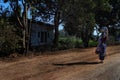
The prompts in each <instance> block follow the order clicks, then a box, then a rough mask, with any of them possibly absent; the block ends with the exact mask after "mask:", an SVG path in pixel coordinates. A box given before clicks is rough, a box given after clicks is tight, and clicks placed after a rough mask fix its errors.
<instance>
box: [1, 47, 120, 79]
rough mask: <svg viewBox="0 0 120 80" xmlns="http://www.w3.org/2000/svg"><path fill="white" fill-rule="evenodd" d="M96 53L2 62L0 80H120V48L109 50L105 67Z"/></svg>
mask: <svg viewBox="0 0 120 80" xmlns="http://www.w3.org/2000/svg"><path fill="white" fill-rule="evenodd" d="M94 50H95V48H88V49H72V50H66V51H59V52H55V53H52V55H40V56H37V57H31V58H22V59H21V60H18V61H14V62H3V61H0V80H120V46H110V47H108V48H107V56H106V59H105V61H104V63H103V64H101V63H99V62H98V56H97V55H96V54H95V53H94Z"/></svg>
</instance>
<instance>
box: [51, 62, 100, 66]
mask: <svg viewBox="0 0 120 80" xmlns="http://www.w3.org/2000/svg"><path fill="white" fill-rule="evenodd" d="M96 64H100V62H72V63H53V65H54V66H72V65H96Z"/></svg>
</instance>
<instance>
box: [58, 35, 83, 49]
mask: <svg viewBox="0 0 120 80" xmlns="http://www.w3.org/2000/svg"><path fill="white" fill-rule="evenodd" d="M81 44H82V42H81V40H80V39H79V38H76V37H61V38H60V39H59V46H58V49H60V50H64V49H70V48H78V47H80V46H81Z"/></svg>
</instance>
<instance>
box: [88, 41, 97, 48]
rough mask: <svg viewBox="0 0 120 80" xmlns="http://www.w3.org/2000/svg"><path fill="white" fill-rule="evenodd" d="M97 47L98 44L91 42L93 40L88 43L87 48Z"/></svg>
mask: <svg viewBox="0 0 120 80" xmlns="http://www.w3.org/2000/svg"><path fill="white" fill-rule="evenodd" d="M97 45H98V42H96V41H93V40H90V41H89V47H95V46H97Z"/></svg>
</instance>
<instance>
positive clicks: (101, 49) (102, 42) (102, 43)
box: [96, 27, 108, 63]
mask: <svg viewBox="0 0 120 80" xmlns="http://www.w3.org/2000/svg"><path fill="white" fill-rule="evenodd" d="M107 39H108V28H107V27H102V29H101V36H100V37H99V40H98V46H97V49H96V53H98V54H99V60H100V62H101V63H103V60H104V58H105V54H106V41H107Z"/></svg>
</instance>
